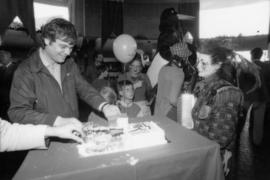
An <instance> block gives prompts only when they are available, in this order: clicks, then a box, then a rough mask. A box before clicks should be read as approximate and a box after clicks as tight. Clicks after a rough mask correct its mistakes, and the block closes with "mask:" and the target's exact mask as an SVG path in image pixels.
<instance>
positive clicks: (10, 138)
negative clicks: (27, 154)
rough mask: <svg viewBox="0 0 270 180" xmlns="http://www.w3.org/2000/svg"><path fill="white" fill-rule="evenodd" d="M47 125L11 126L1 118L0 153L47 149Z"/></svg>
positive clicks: (15, 124)
mask: <svg viewBox="0 0 270 180" xmlns="http://www.w3.org/2000/svg"><path fill="white" fill-rule="evenodd" d="M46 127H47V126H46V125H31V124H28V125H23V124H17V123H14V124H11V123H9V122H7V121H5V120H2V119H1V118H0V152H3V151H16V150H26V149H45V148H46V144H45V130H46Z"/></svg>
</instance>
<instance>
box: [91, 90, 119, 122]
mask: <svg viewBox="0 0 270 180" xmlns="http://www.w3.org/2000/svg"><path fill="white" fill-rule="evenodd" d="M100 95H101V96H102V97H103V98H104V99H105V100H106V101H107V102H108V103H109V104H116V101H117V95H116V93H115V91H114V90H113V88H111V87H109V86H104V87H102V88H101V90H100ZM88 122H93V123H94V124H98V125H104V126H106V125H107V120H106V118H105V116H104V114H103V113H102V112H100V111H96V110H93V111H92V112H91V113H90V115H89V116H88Z"/></svg>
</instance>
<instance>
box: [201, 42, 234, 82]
mask: <svg viewBox="0 0 270 180" xmlns="http://www.w3.org/2000/svg"><path fill="white" fill-rule="evenodd" d="M204 50H205V49H204ZM204 53H207V54H210V56H211V60H212V64H217V63H221V66H220V68H219V69H218V71H217V72H216V74H217V75H218V77H219V78H221V79H224V80H226V81H228V82H230V83H232V84H235V83H236V69H235V68H234V66H233V65H232V64H231V58H232V57H233V56H234V52H233V50H232V49H229V48H226V47H222V46H214V47H210V48H209V49H207V50H205V52H204Z"/></svg>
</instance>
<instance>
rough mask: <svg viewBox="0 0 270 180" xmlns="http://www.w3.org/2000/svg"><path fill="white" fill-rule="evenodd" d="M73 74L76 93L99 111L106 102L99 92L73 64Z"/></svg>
mask: <svg viewBox="0 0 270 180" xmlns="http://www.w3.org/2000/svg"><path fill="white" fill-rule="evenodd" d="M72 67H73V70H72V71H73V72H74V76H75V83H76V91H77V93H78V94H79V96H80V98H81V99H82V100H84V101H85V102H86V103H88V104H89V105H90V106H92V107H93V108H95V109H98V110H99V106H100V105H101V103H103V102H106V101H105V99H104V98H103V97H102V96H101V95H100V94H99V92H98V91H97V90H96V89H95V88H94V87H93V86H92V85H90V84H89V83H88V82H87V81H86V80H85V79H84V77H83V76H82V75H81V73H80V71H79V68H78V66H77V65H76V64H75V62H73V66H72Z"/></svg>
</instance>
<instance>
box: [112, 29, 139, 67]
mask: <svg viewBox="0 0 270 180" xmlns="http://www.w3.org/2000/svg"><path fill="white" fill-rule="evenodd" d="M136 50H137V43H136V41H135V39H134V38H133V37H132V36H130V35H128V34H121V35H119V36H118V37H117V38H116V39H115V40H114V42H113V53H114V55H115V57H116V58H117V59H118V60H119V61H120V62H122V63H128V62H130V61H131V60H132V59H133V58H134V56H135V55H136Z"/></svg>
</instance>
